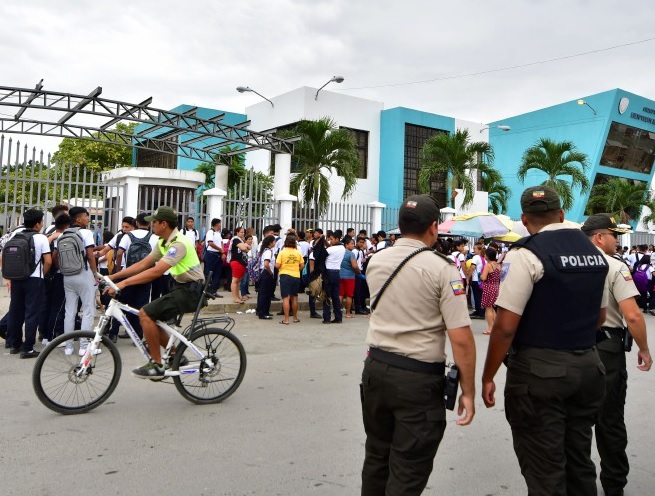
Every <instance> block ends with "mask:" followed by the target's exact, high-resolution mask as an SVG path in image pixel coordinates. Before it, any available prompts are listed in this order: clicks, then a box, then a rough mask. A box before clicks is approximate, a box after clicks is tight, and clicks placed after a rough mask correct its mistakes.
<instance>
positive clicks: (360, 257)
mask: <svg viewBox="0 0 655 496" xmlns="http://www.w3.org/2000/svg"><path fill="white" fill-rule="evenodd" d="M353 255H355V261H356V262H357V267H359V270H362V269H363V268H364V260H365V259H366V253H364V252H363V251H362V250H359V249H357V248H353Z"/></svg>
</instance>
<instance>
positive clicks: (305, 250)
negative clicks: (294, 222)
mask: <svg viewBox="0 0 655 496" xmlns="http://www.w3.org/2000/svg"><path fill="white" fill-rule="evenodd" d="M311 248H312V246H311V245H310V244H309V243H308V242H307V241H299V242H298V249H299V250H300V253H302V257H303V258H304V259H307V257H308V256H309V252H310V251H311Z"/></svg>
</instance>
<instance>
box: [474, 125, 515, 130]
mask: <svg viewBox="0 0 655 496" xmlns="http://www.w3.org/2000/svg"><path fill="white" fill-rule="evenodd" d="M487 129H500V130H501V131H509V130H510V129H512V128H511V127H509V126H503V125H501V126H487V127H483V128H482V129H480V132H482V131H486V130H487Z"/></svg>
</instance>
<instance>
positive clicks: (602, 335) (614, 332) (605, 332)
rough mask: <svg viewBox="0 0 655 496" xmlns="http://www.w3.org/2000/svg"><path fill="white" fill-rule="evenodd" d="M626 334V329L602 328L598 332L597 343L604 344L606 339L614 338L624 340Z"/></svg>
mask: <svg viewBox="0 0 655 496" xmlns="http://www.w3.org/2000/svg"><path fill="white" fill-rule="evenodd" d="M624 334H625V329H624V328H623V327H601V328H600V329H599V330H597V331H596V343H602V342H603V341H605V340H606V339H611V338H612V336H616V337H618V338H619V339H623V336H624Z"/></svg>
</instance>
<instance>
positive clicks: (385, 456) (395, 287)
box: [361, 195, 475, 496]
mask: <svg viewBox="0 0 655 496" xmlns="http://www.w3.org/2000/svg"><path fill="white" fill-rule="evenodd" d="M398 217H399V218H398V226H399V227H400V231H401V233H402V238H400V239H399V240H398V241H397V242H396V244H395V245H394V246H393V247H391V248H387V249H386V250H381V251H380V252H378V253H376V254H375V255H373V257H372V258H371V260H370V262H369V264H368V269H367V272H366V278H367V281H368V284H369V288H370V291H371V302H372V306H374V307H375V308H374V310H373V311H372V314H371V320H370V325H369V329H368V334H367V337H366V342H367V344H368V346H369V355H368V357H367V358H366V361H365V365H364V371H363V373H362V385H361V395H362V414H363V420H364V429H365V431H366V458H365V460H364V467H363V470H362V493H361V494H362V495H366V496H373V495H375V496H377V495H385V494H386V495H400V494H402V495H417V494H421V493H422V491H423V489H424V488H425V486H426V484H427V482H428V478H429V476H430V472H431V471H432V465H433V461H434V456H435V454H436V452H437V448H438V447H439V443H440V441H441V438H442V437H443V434H444V430H445V428H446V414H445V408H444V404H443V397H444V364H445V361H446V353H445V343H446V332H447V333H448V337H449V339H450V342H451V345H452V349H453V355H454V359H455V362H456V363H457V365H458V366H459V369H460V373H461V388H462V394H461V396H460V401H459V408H458V414H459V415H461V417H460V418H459V420H458V421H457V423H458V424H459V425H468V424H469V423H471V421H472V420H473V415H474V413H475V404H474V395H475V386H474V380H475V379H474V375H475V343H474V341H473V334H472V333H471V328H470V324H471V321H470V318H469V314H468V309H467V305H466V291H465V290H464V285H463V284H462V280H461V278H460V276H459V273H458V271H457V269H456V268H455V266H454V265H453V264H452V262H450V261H449V260H448V259H447V258H445V257H444V256H442V255H440V254H437V253H436V252H434V251H432V250H431V249H430V248H429V247H432V246H433V245H434V243H435V242H436V240H437V225H438V223H439V207H438V205H437V203H436V201H435V200H434V199H433V198H431V197H430V196H428V195H415V196H410V197H409V198H407V199H406V200H405V201H404V202H403V204H402V206H401V208H400V212H399V216H398ZM412 254H414V256H412V257H411V258H408V257H409V256H410V255H412ZM404 260H406V262H405V264H404V265H402V266H401V264H402V263H403V261H404ZM394 273H395V275H393V274H394ZM390 278H391V280H390ZM388 281H390V282H389V284H388V285H387V286H386V288H385V289H384V291H382V288H383V287H384V286H385V284H386V283H387V282H388Z"/></svg>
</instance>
